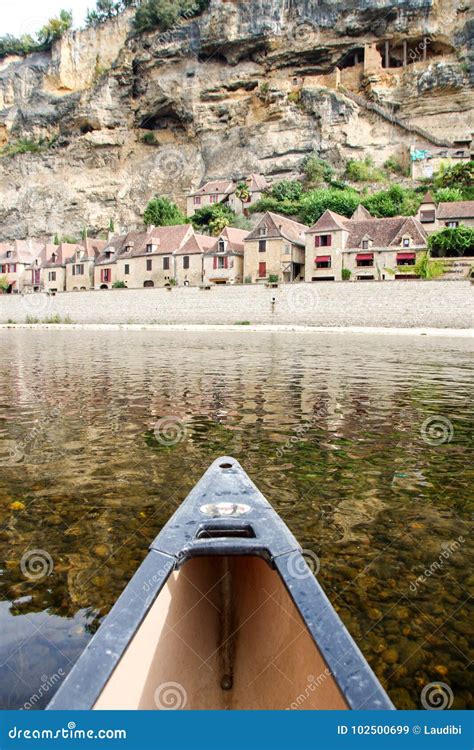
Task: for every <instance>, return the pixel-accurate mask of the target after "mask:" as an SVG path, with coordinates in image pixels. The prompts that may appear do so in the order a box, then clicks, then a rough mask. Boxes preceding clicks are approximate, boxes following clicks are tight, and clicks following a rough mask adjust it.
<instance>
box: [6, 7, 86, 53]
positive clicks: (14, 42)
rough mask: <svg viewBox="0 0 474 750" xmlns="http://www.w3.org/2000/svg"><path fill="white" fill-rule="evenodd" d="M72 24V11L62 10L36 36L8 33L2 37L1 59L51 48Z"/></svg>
mask: <svg viewBox="0 0 474 750" xmlns="http://www.w3.org/2000/svg"><path fill="white" fill-rule="evenodd" d="M71 26H72V13H70V12H69V11H67V10H61V11H60V12H59V15H58V16H54V17H53V18H50V19H49V21H48V22H47V23H45V24H44V26H42V27H41V28H40V29H38V31H37V32H36V34H35V36H34V37H33V36H31V34H23V35H22V36H21V37H15V36H13V35H12V34H6V35H5V36H2V37H0V59H1V58H3V57H7V55H28V54H30V52H42V51H45V50H48V49H50V48H51V46H52V44H53V42H55V41H56V40H57V39H60V38H61V37H62V36H63V35H64V34H65V33H66V32H67V31H69V29H70V28H71Z"/></svg>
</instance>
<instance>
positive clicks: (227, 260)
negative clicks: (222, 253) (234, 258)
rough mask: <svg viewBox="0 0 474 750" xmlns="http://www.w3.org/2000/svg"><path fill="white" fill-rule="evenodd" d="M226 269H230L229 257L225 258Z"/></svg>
mask: <svg viewBox="0 0 474 750" xmlns="http://www.w3.org/2000/svg"><path fill="white" fill-rule="evenodd" d="M224 268H229V258H228V257H227V255H226V257H225V258H224Z"/></svg>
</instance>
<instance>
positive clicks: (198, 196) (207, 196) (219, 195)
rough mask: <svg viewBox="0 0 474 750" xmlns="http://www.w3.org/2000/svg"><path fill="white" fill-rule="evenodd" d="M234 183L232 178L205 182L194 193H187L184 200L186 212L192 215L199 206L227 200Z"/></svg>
mask: <svg viewBox="0 0 474 750" xmlns="http://www.w3.org/2000/svg"><path fill="white" fill-rule="evenodd" d="M234 189H235V185H234V183H233V182H232V180H212V181H210V182H206V184H205V185H203V186H202V187H200V188H199V189H198V190H196V191H195V192H194V193H190V194H189V195H188V198H187V201H186V214H187V216H193V214H195V213H196V211H198V210H199V209H200V208H204V206H213V205H215V204H216V203H221V202H222V201H224V200H228V199H229V196H230V194H231V193H232V192H233V191H234Z"/></svg>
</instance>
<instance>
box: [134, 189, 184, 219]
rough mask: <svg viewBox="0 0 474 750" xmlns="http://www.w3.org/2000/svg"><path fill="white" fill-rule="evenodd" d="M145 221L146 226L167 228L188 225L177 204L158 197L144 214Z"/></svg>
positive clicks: (152, 200) (149, 204) (150, 203)
mask: <svg viewBox="0 0 474 750" xmlns="http://www.w3.org/2000/svg"><path fill="white" fill-rule="evenodd" d="M143 221H144V222H145V224H146V226H149V225H150V224H154V225H155V227H166V226H175V225H177V224H186V222H187V219H186V217H185V215H184V214H183V212H182V211H181V210H180V209H179V208H178V206H177V205H176V203H173V202H172V201H170V200H169V199H168V198H160V197H159V196H158V195H157V196H155V197H154V198H152V199H151V201H150V202H149V203H148V205H147V207H146V209H145V213H144V214H143Z"/></svg>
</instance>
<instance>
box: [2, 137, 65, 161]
mask: <svg viewBox="0 0 474 750" xmlns="http://www.w3.org/2000/svg"><path fill="white" fill-rule="evenodd" d="M55 142H56V136H54V137H53V138H40V139H39V140H37V141H34V140H32V139H30V138H19V139H18V140H17V141H12V142H11V143H7V145H6V146H4V147H3V148H2V149H0V156H16V155H17V154H28V153H31V154H36V153H38V152H39V151H44V150H45V149H46V148H49V147H50V146H52V145H53V144H54V143H55Z"/></svg>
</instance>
